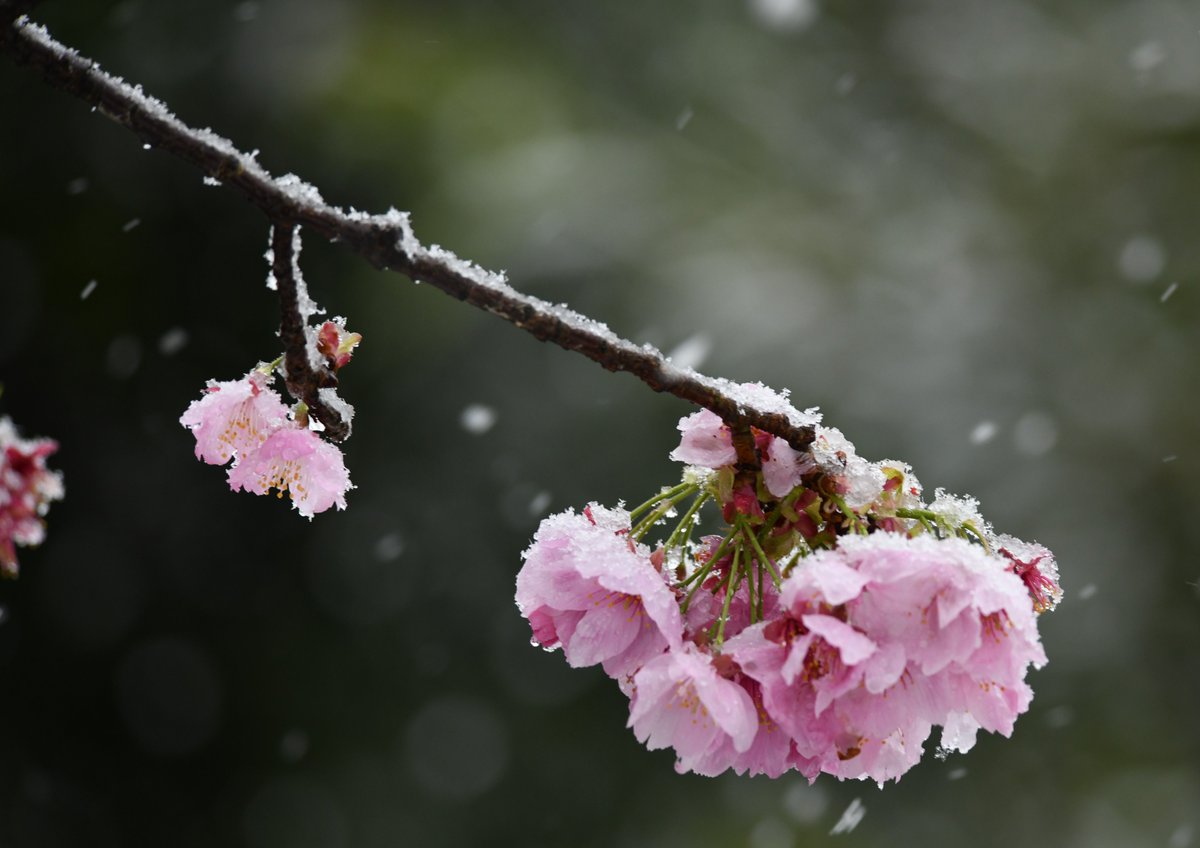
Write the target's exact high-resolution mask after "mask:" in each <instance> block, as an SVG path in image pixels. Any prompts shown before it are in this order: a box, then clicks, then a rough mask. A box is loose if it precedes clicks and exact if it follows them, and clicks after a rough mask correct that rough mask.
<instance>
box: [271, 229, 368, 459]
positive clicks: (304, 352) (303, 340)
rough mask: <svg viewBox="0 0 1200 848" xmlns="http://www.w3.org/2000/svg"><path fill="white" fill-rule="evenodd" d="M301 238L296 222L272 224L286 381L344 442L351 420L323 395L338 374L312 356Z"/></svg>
mask: <svg viewBox="0 0 1200 848" xmlns="http://www.w3.org/2000/svg"><path fill="white" fill-rule="evenodd" d="M298 239H299V230H298V229H297V227H296V226H295V225H294V224H284V223H276V224H274V225H273V226H272V227H271V273H272V275H274V277H275V286H276V288H277V289H278V291H279V312H280V319H279V339H280V341H282V342H283V350H284V354H283V372H284V382H285V383H286V384H287V387H288V391H289V392H290V393H291V395H292V397H294V398H295V399H296V400H300V401H304V404H305V405H306V406H307V407H308V411H309V414H311V415H312V416H313V417H314V418H316V419H317V420H318V421H320V422H321V424H322V425H324V427H325V435H326V436H328V437H329V438H330V439H332V440H333V441H335V442H341V441H345V439H346V438H347V437H348V436H349V435H350V422H348V421H346V420H345V419H344V418H342V416H341V415H340V414H339V413H338V412H337V411H336V410H334V409H331V408H330V407H329V406H328V405H326V404H325V403H324V402H323V401H322V400H321V396H320V394H319V390H320V389H328V388H336V387H337V376H336V375H335V374H334V373H333V371H331V370H330V369H329V368H328V367H327V366H325V365H324V364H322V365H320V366H314V365H313V363H312V361H311V360H310V359H309V347H310V343H309V338H308V334H307V330H306V325H307V317H308V316H306V315H304V314H303V309H302V307H301V303H300V299H301V298H300V291H301V290H302V289H303V287H304V281H303V280H302V279H301V278H300V275H299V268H298V267H297V261H298V258H299V257H298V256H297V255H296V254H297V252H298V245H297V241H298ZM305 297H306V298H307V293H306V294H305Z"/></svg>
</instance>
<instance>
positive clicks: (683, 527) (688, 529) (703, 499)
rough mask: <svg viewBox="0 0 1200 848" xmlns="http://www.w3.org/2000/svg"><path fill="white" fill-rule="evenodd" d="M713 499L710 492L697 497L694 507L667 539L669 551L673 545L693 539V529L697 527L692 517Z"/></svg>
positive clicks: (680, 520)
mask: <svg viewBox="0 0 1200 848" xmlns="http://www.w3.org/2000/svg"><path fill="white" fill-rule="evenodd" d="M711 497H712V495H711V494H709V493H708V492H701V493H700V494H699V496H697V498H696V500H694V501H693V502H692V505H691V506H690V507H688V510H687V512H685V513H684V514H683V518H681V519H679V523H678V524H677V525H675V530H674V532H672V533H671V535H670V536H669V537H668V538H667V544H666V547H667V548H668V549H670V548H671V547H672V546H673V545H682V544H684V543H686V542H687V541H688V539H690V538H691V536H692V527H694V526H695V525H694V524H693V523H692V517H693V516H694V515H695V514H696V512H697V510H699V509H700V507H702V506H704V504H705V503H707V502H708V499H709V498H711Z"/></svg>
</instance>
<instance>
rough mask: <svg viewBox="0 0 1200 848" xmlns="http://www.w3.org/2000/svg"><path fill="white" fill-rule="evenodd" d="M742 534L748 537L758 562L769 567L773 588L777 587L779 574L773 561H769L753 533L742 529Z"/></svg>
mask: <svg viewBox="0 0 1200 848" xmlns="http://www.w3.org/2000/svg"><path fill="white" fill-rule="evenodd" d="M742 534H743V535H745V536H749V537H750V545H751V547H753V548H754V552H755V553H756V554H757V555H758V557H759V560H758V561H759V564H760V565H763V566H765V567H767V568H769V569H771V581H772V582H773V583H774V584H775V588H776V589H778V588H779V584H780V580H779V575H778V574H777V573H776V572H775V563H773V562H771V558H770V557H769V556H767V554H766V552H765V551H764V550H763V549H762V545H760V544H759V543H758V537H757V536H755V535H754V534H753V533H746V532H745V530H743V531H742Z"/></svg>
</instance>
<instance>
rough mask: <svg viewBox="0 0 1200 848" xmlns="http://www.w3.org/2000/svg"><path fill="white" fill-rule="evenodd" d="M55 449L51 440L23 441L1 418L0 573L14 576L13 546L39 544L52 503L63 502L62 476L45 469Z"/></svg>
mask: <svg viewBox="0 0 1200 848" xmlns="http://www.w3.org/2000/svg"><path fill="white" fill-rule="evenodd" d="M56 450H58V443H57V442H55V441H54V440H53V439H22V438H20V437H19V436H18V435H17V430H16V427H14V426H13V423H12V421H11V420H10V419H8V418H7V417H5V418H0V573H3V574H5V575H9V576H13V575H15V574H16V573H17V570H18V562H17V551H16V546H17V545H21V546H31V545H38V544H41V542H42V540H43V539H44V538H45V536H46V526H45V522H44V520H43V516H45V514H46V511H47V510H48V509H49V508H50V502H51V501H57V500H62V497H63V483H62V475H61V474H60V473H59V472H57V471H51V470H50V469H48V468H47V467H46V458H47V457H48V456H50V455H51V454H53V453H54V452H55V451H56Z"/></svg>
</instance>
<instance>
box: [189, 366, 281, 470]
mask: <svg viewBox="0 0 1200 848" xmlns="http://www.w3.org/2000/svg"><path fill="white" fill-rule="evenodd" d="M268 382H269V378H268V376H267V375H266V374H263V373H262V372H261V371H259V370H258V369H255V370H254V371H251V372H250V373H249V374H247V375H246V376H245V377H243V378H242V379H240V380H232V381H226V382H217V381H216V380H209V382H208V388H207V389H206V391H205V394H204V396H203V397H201V398H200V399H199V400H194V401H192V402H191V404H190V405H189V406H188V408H187V411H186V412H184V413H183V415H182V416H181V417H180V419H179V423H180V424H182V425H183V426H184V427H187V428H188V429H190V430H191V431H192V434H193V435H194V436H195V437H196V458H197V459H201V460H204V461H205V462H207V463H208V464H210V465H225V464H226V463H227V462H229V460H231V459H233V458H234V457H235V456H244V455H245V454H248V453H250V452H252V451H254V450H257V449H258V447H259V446H260V445H261V444H262V443H263V442H265V441H266V440H267V437H268V436H270V435H271V433H272V432H273V431H274V430H275V429H276V428H278V427H280V426H282V425H283V424H284V423H285V422H286V421H287V415H288V411H287V407H286V406H284V404H283V400H282V399H281V398H280V397H279V394H278V393H277V392H275V391H274V390H273V389H271V388H270V386H269V385H268Z"/></svg>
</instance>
